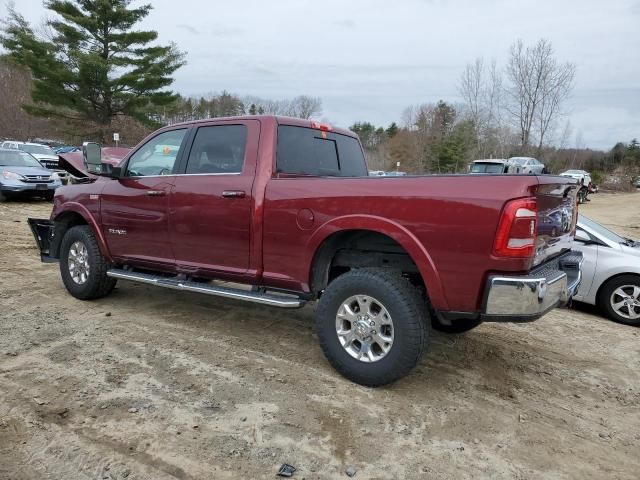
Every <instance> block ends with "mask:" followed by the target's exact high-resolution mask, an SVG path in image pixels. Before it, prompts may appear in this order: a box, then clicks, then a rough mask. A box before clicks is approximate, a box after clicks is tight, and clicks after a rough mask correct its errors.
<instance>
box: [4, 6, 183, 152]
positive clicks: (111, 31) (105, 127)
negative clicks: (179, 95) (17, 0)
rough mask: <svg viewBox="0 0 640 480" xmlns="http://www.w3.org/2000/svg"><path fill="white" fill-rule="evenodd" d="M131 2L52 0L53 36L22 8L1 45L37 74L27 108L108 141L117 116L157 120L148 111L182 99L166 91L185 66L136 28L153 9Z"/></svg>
mask: <svg viewBox="0 0 640 480" xmlns="http://www.w3.org/2000/svg"><path fill="white" fill-rule="evenodd" d="M130 4H131V0H47V1H46V2H45V6H46V7H47V8H48V9H49V10H50V11H51V12H52V13H54V14H56V16H55V18H54V19H52V20H49V21H48V22H47V25H48V27H49V29H50V31H51V32H52V35H51V38H45V37H43V36H40V35H37V34H36V33H35V32H34V30H33V29H32V28H31V26H30V25H29V24H28V22H27V21H26V20H25V19H24V17H22V16H21V15H20V14H19V13H17V12H16V11H15V10H13V9H10V11H9V18H8V20H5V27H4V28H3V30H2V34H1V35H0V43H1V44H2V46H3V47H4V48H5V49H6V50H7V51H8V53H9V55H10V57H11V58H12V59H13V60H14V61H15V62H16V63H18V64H21V65H24V66H26V67H28V68H29V69H30V70H31V74H32V76H33V80H34V83H33V90H32V99H33V101H34V104H35V105H32V106H25V107H23V108H25V110H27V111H29V113H31V114H33V115H37V116H46V117H59V118H63V119H65V120H66V121H67V122H69V123H70V124H71V125H74V126H76V127H81V128H83V129H85V130H86V131H85V132H83V133H84V134H85V135H87V134H93V135H95V136H97V137H99V138H100V139H101V140H102V141H103V142H104V141H106V139H107V138H108V136H109V133H110V128H109V127H110V125H111V122H112V120H113V118H114V117H116V116H117V115H127V116H131V117H134V118H136V119H137V120H139V121H141V122H143V123H147V124H149V123H152V122H151V120H150V118H149V117H148V115H146V114H145V112H147V111H149V108H150V107H152V106H160V105H167V104H169V103H170V102H172V101H173V100H175V98H176V97H175V95H173V94H172V92H170V91H168V90H165V88H166V87H168V86H169V85H171V83H173V79H172V78H171V75H172V74H173V73H174V72H175V71H176V70H177V69H178V68H180V67H181V66H182V65H184V60H183V59H184V54H183V53H181V52H180V51H178V49H177V48H176V46H175V45H174V44H169V45H166V46H160V45H155V44H154V42H155V40H156V39H157V38H158V34H157V32H155V31H141V30H135V29H133V27H134V25H135V24H137V23H138V22H140V21H141V20H142V19H143V18H145V17H146V16H147V15H148V14H149V12H150V11H151V8H152V7H151V5H150V4H149V5H142V6H140V7H137V8H129V6H130Z"/></svg>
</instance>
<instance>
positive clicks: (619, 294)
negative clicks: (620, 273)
mask: <svg viewBox="0 0 640 480" xmlns="http://www.w3.org/2000/svg"><path fill="white" fill-rule="evenodd" d="M609 301H610V302H611V308H612V309H613V311H614V312H616V313H617V314H618V315H620V316H621V317H623V318H626V319H628V320H637V319H639V318H640V286H638V285H622V286H621V287H618V288H616V289H615V290H614V291H613V293H612V294H611V298H610V299H609Z"/></svg>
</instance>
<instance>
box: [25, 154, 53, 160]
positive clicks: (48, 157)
mask: <svg viewBox="0 0 640 480" xmlns="http://www.w3.org/2000/svg"><path fill="white" fill-rule="evenodd" d="M31 156H32V157H36V158H37V159H38V160H58V156H57V155H45V154H43V153H32V154H31Z"/></svg>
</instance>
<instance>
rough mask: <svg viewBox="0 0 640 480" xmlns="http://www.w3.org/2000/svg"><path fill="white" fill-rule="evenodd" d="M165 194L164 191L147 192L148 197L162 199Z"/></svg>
mask: <svg viewBox="0 0 640 480" xmlns="http://www.w3.org/2000/svg"><path fill="white" fill-rule="evenodd" d="M166 194H167V192H165V191H164V190H147V195H148V196H149V197H164V196H165V195H166Z"/></svg>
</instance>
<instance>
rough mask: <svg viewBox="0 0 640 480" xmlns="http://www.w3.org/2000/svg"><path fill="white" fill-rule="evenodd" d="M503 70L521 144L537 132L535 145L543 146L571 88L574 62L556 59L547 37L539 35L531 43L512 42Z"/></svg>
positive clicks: (525, 142)
mask: <svg viewBox="0 0 640 480" xmlns="http://www.w3.org/2000/svg"><path fill="white" fill-rule="evenodd" d="M506 74H507V79H508V81H509V85H508V86H507V88H506V90H505V91H506V93H507V96H508V104H507V111H508V112H509V114H510V115H511V116H512V118H513V120H514V123H515V124H516V126H517V127H518V129H519V131H520V144H521V146H522V147H524V148H526V147H528V146H530V145H531V141H532V138H533V136H534V135H536V134H537V141H538V148H542V145H543V142H544V140H545V137H546V136H547V134H548V133H549V128H550V127H552V126H553V125H554V121H555V120H556V119H557V117H558V115H559V114H560V113H561V106H562V103H563V102H564V101H565V100H566V99H567V97H568V96H569V94H570V93H571V90H572V88H573V79H574V76H575V65H574V64H572V63H569V62H566V63H559V62H558V60H557V59H556V58H555V56H554V52H553V46H552V45H551V43H550V42H549V41H548V40H545V39H541V40H540V41H538V43H537V44H536V45H534V46H533V47H526V46H525V45H524V43H523V42H522V40H518V41H517V42H516V43H515V44H513V45H512V46H511V50H510V56H509V61H508V63H507V67H506Z"/></svg>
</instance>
